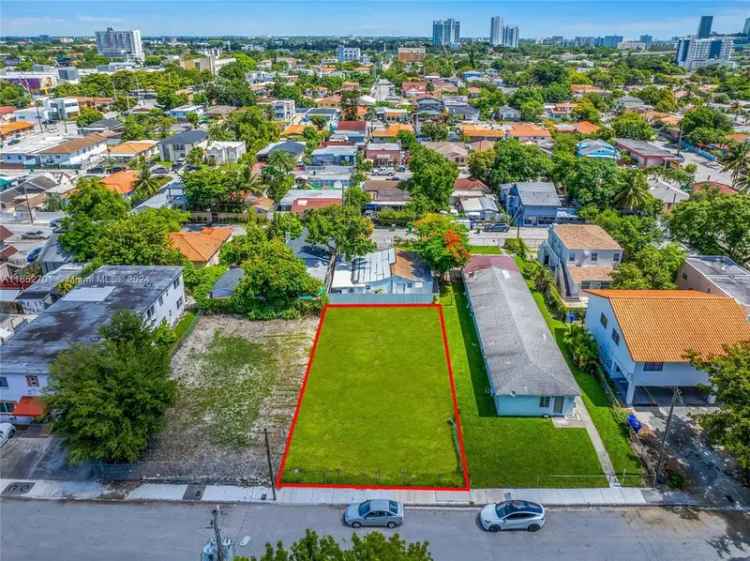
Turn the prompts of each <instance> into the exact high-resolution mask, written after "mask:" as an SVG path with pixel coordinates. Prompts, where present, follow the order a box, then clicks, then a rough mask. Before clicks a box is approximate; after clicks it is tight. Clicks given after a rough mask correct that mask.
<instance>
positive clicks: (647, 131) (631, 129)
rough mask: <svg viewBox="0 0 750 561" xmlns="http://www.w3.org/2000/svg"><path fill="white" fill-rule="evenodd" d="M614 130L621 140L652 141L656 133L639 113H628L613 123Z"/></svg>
mask: <svg viewBox="0 0 750 561" xmlns="http://www.w3.org/2000/svg"><path fill="white" fill-rule="evenodd" d="M612 130H613V131H614V134H615V136H617V137H620V138H632V139H635V140H651V139H652V138H654V136H656V133H655V131H654V129H653V127H652V126H651V125H649V124H648V121H646V119H644V118H643V117H642V116H641V115H639V114H638V113H632V112H626V113H623V114H622V115H619V116H618V117H617V118H616V119H615V120H614V121H612Z"/></svg>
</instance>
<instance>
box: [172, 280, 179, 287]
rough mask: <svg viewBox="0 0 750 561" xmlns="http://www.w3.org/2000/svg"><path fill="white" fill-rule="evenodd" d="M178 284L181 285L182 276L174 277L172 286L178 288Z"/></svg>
mask: <svg viewBox="0 0 750 561" xmlns="http://www.w3.org/2000/svg"><path fill="white" fill-rule="evenodd" d="M178 286H180V277H177V278H176V279H174V281H173V282H172V288H175V289H176V288H177V287H178Z"/></svg>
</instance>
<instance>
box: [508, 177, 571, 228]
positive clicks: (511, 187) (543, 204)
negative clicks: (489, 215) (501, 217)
mask: <svg viewBox="0 0 750 561" xmlns="http://www.w3.org/2000/svg"><path fill="white" fill-rule="evenodd" d="M500 199H501V201H502V203H503V205H504V206H505V209H506V210H507V211H508V214H510V216H511V219H512V221H513V224H514V225H521V226H544V225H549V224H554V223H555V222H556V221H557V218H558V213H559V211H560V210H561V209H562V201H561V200H560V197H559V195H558V194H557V189H555V184H554V183H549V182H546V181H524V182H519V183H506V184H503V185H500Z"/></svg>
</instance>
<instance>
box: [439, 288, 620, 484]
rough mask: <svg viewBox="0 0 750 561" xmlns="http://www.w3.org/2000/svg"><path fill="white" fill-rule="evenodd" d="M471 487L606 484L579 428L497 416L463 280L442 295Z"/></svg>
mask: <svg viewBox="0 0 750 561" xmlns="http://www.w3.org/2000/svg"><path fill="white" fill-rule="evenodd" d="M441 303H442V304H443V310H444V313H445V321H446V330H447V334H448V342H449V346H450V350H451V359H452V362H453V373H454V376H455V380H456V393H457V398H458V406H459V410H460V413H461V426H462V428H463V435H464V445H465V448H466V455H467V459H468V464H469V475H470V478H471V485H472V487H517V488H518V487H521V488H523V487H559V488H563V487H606V486H607V480H606V478H605V476H604V474H603V472H602V469H601V466H600V465H599V460H598V458H597V456H596V452H595V451H594V447H593V446H592V444H591V440H590V439H589V437H588V434H587V433H586V429H583V428H556V427H555V426H554V425H553V424H552V421H550V420H549V419H543V418H526V417H498V416H496V414H495V406H494V403H493V400H492V397H491V396H490V395H489V393H488V392H487V390H488V388H489V382H488V380H487V374H486V372H485V369H484V362H483V360H482V354H481V351H480V348H479V341H478V338H477V335H476V332H475V330H474V324H473V322H472V319H471V315H470V313H469V309H468V306H467V300H466V297H465V296H464V294H463V289H462V285H461V284H458V283H456V284H453V285H452V286H450V287H447V288H446V289H445V291H444V292H443V295H442V297H441Z"/></svg>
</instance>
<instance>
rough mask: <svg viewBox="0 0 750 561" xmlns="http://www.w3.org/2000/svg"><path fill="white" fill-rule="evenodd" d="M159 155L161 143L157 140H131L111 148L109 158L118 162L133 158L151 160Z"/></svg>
mask: <svg viewBox="0 0 750 561" xmlns="http://www.w3.org/2000/svg"><path fill="white" fill-rule="evenodd" d="M157 154H159V143H158V142H157V141H155V140H130V141H128V142H123V143H122V144H118V145H117V146H111V147H110V148H109V157H110V158H112V159H113V160H116V161H118V162H127V161H130V160H132V159H133V158H151V157H152V156H156V155H157Z"/></svg>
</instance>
